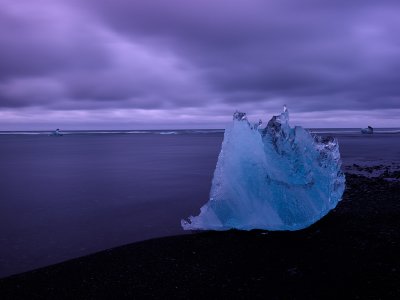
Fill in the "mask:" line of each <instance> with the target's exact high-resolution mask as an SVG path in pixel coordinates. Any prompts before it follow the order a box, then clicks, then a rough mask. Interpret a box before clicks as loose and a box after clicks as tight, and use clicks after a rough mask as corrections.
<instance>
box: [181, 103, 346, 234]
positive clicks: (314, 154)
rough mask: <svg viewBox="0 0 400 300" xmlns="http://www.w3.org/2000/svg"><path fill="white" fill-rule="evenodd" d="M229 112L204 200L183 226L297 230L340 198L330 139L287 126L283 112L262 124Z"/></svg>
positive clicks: (336, 147) (335, 156)
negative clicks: (209, 189)
mask: <svg viewBox="0 0 400 300" xmlns="http://www.w3.org/2000/svg"><path fill="white" fill-rule="evenodd" d="M260 125H261V122H258V123H256V124H250V123H249V121H248V120H247V117H246V114H245V113H241V112H235V114H234V115H233V122H232V124H231V125H230V126H229V127H228V128H227V129H226V131H225V135H224V141H223V143H222V149H221V152H220V154H219V157H218V162H217V167H216V169H215V172H214V178H213V181H212V187H211V192H210V199H209V201H208V202H207V203H206V204H205V205H204V206H203V207H201V209H200V214H199V215H198V216H196V217H193V216H191V217H189V218H188V219H187V220H182V221H181V223H182V227H183V228H184V229H185V230H197V229H204V230H206V229H213V230H227V229H231V228H236V229H244V230H250V229H256V228H258V229H267V230H298V229H302V228H305V227H307V226H309V225H311V224H313V223H314V222H316V221H317V220H319V219H321V218H322V217H323V216H324V215H326V214H327V213H328V212H329V211H330V210H331V209H333V208H334V207H335V206H336V205H337V203H338V202H339V201H340V200H341V197H342V194H343V191H344V188H345V177H344V174H343V172H342V171H341V169H340V165H341V160H340V153H339V145H338V142H337V140H336V139H333V138H322V137H319V136H312V135H311V134H310V133H309V132H308V131H306V130H305V129H303V128H302V127H297V126H296V127H294V128H291V127H290V126H289V112H288V110H287V109H286V107H284V111H283V113H282V114H280V115H279V116H274V117H272V119H271V120H270V121H269V122H268V125H267V127H266V128H265V129H261V128H260V127H261V126H260Z"/></svg>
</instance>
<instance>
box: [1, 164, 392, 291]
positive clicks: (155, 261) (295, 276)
mask: <svg viewBox="0 0 400 300" xmlns="http://www.w3.org/2000/svg"><path fill="white" fill-rule="evenodd" d="M390 176H391V177H392V178H394V179H395V180H393V181H390V180H386V178H388V173H387V172H386V173H385V175H384V176H381V177H374V178H368V177H364V176H359V175H355V174H349V173H346V191H345V194H344V197H343V200H342V201H341V202H339V204H338V206H337V207H336V208H335V209H334V210H333V211H331V212H330V213H329V214H328V215H327V216H325V217H324V218H322V219H321V220H320V221H318V222H317V223H315V224H313V225H312V226H310V227H308V228H306V229H303V230H300V231H293V232H288V231H261V230H252V231H237V230H230V231H224V232H213V231H208V232H197V233H193V234H189V235H179V236H172V237H164V238H157V239H151V240H146V241H142V242H137V243H133V244H129V245H125V246H121V247H117V248H112V249H109V250H105V251H101V252H98V253H95V254H91V255H88V256H84V257H80V258H76V259H72V260H69V261H66V262H62V263H59V264H56V265H52V266H48V267H44V268H40V269H37V270H34V271H29V272H26V273H22V274H17V275H12V276H10V277H5V278H2V279H0V295H1V298H2V299H15V298H23V297H25V298H28V297H29V298H33V299H37V298H39V299H40V298H66V297H67V298H75V297H76V298H126V297H138V298H168V297H175V298H183V297H191V298H205V297H213V298H216V297H222V296H224V297H226V296H231V297H236V298H248V297H253V298H254V297H256V298H265V297H269V298H272V299H274V298H321V297H324V298H334V297H339V296H346V298H355V299H356V298H358V297H359V298H395V297H396V296H400V258H399V256H398V253H400V232H399V230H398V229H399V228H400V182H399V181H398V177H399V174H398V173H396V172H394V173H391V174H389V177H390Z"/></svg>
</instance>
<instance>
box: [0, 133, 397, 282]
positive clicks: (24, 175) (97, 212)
mask: <svg viewBox="0 0 400 300" xmlns="http://www.w3.org/2000/svg"><path fill="white" fill-rule="evenodd" d="M310 131H311V132H312V133H313V134H318V135H323V136H334V137H336V138H337V139H338V141H339V145H340V151H341V155H342V161H343V169H344V170H345V171H346V170H350V169H351V168H352V166H354V165H360V166H374V165H384V166H390V167H391V168H398V167H399V166H400V129H399V128H382V129H375V132H374V134H371V135H369V134H361V132H360V130H359V129H349V128H347V129H343V128H340V129H334V128H331V129H326V128H325V129H310ZM223 134H224V130H142V131H112V130H103V131H64V132H63V136H52V135H51V132H46V131H25V132H22V131H18V132H11V131H8V132H6V131H2V132H0V278H2V277H6V276H9V275H13V274H17V273H21V272H26V271H29V270H33V269H36V268H39V267H43V266H47V265H50V264H54V263H58V262H62V261H65V260H69V259H72V258H76V257H80V256H84V255H88V254H91V253H95V252H98V251H102V250H105V249H109V248H113V247H117V246H120V245H124V244H128V243H132V242H137V241H142V240H147V239H151V238H156V237H164V236H171V235H179V234H190V232H185V231H183V230H182V228H181V225H180V221H181V219H183V218H186V217H188V216H189V215H197V214H198V213H199V209H200V207H201V206H202V205H203V204H205V203H206V202H207V201H208V196H209V191H210V187H211V180H212V177H213V172H214V169H215V165H216V162H217V159H218V154H219V151H220V148H221V143H222V140H223Z"/></svg>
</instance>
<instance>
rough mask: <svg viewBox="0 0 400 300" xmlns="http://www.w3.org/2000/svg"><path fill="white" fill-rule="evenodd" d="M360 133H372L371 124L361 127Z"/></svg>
mask: <svg viewBox="0 0 400 300" xmlns="http://www.w3.org/2000/svg"><path fill="white" fill-rule="evenodd" d="M361 133H364V134H373V133H374V129H373V128H372V127H371V126H368V127H367V128H362V129H361Z"/></svg>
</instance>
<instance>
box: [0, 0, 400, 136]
mask: <svg viewBox="0 0 400 300" xmlns="http://www.w3.org/2000/svg"><path fill="white" fill-rule="evenodd" d="M0 5H1V6H2V11H1V12H0V47H1V49H2V51H1V52H0V109H1V108H3V109H7V111H9V110H10V109H11V110H12V109H14V110H16V109H22V108H24V109H25V110H26V113H27V114H29V113H28V111H29V110H30V111H31V112H32V114H35V113H37V110H38V109H39V110H41V111H43V112H44V111H48V112H49V115H51V112H55V111H57V112H59V111H65V112H69V111H71V112H72V111H80V112H84V114H82V115H81V118H89V116H90V115H95V114H96V111H110V112H112V111H116V110H126V111H129V112H133V111H148V112H155V111H158V112H159V111H162V112H164V113H157V114H150V115H151V116H152V117H155V116H157V117H159V118H160V120H159V124H160V126H161V124H163V122H164V123H166V124H168V126H172V127H173V124H174V123H173V122H172V121H167V116H168V115H170V114H178V115H177V117H176V120H177V119H179V118H180V120H186V121H187V122H188V126H191V125H190V124H194V126H200V123H201V124H206V123H205V122H204V118H203V119H202V118H201V117H200V116H199V115H198V114H197V113H195V112H194V111H197V112H201V113H202V114H206V115H209V116H212V115H213V112H214V110H215V109H216V107H218V110H219V111H221V113H223V114H227V115H228V118H229V115H230V112H231V111H232V110H235V109H240V110H247V111H248V112H249V113H250V114H252V113H254V114H258V113H259V111H260V110H262V109H267V110H268V109H275V110H277V109H280V106H281V105H283V104H284V103H286V104H288V105H289V107H290V108H291V111H292V112H295V113H296V112H297V113H300V114H303V115H307V116H310V118H311V119H310V120H311V122H312V120H315V121H316V122H317V120H318V118H319V117H318V115H319V116H322V115H324V116H327V115H328V114H329V113H332V114H338V113H340V112H343V111H350V112H353V114H357V115H359V116H366V118H368V117H371V118H377V114H375V113H372V111H375V110H385V111H387V112H388V113H389V114H390V110H392V111H393V113H394V112H395V111H398V109H400V99H399V97H400V85H399V84H398V82H400V73H399V72H398V69H399V67H400V51H399V50H400V38H399V37H400V32H399V31H400V20H399V18H398V14H399V13H400V4H399V3H398V2H397V1H380V2H375V1H352V2H351V3H349V2H348V1H335V2H330V3H322V2H320V1H316V0H303V1H296V2H293V1H286V0H283V1H282V0H281V1H277V0H276V1H275V0H274V1H261V0H250V1H244V0H239V1H235V2H234V3H233V2H232V1H228V0H221V1H211V0H205V1H184V0H169V1H166V0H161V1H140V2H139V1H121V2H116V1H111V0H96V1H94V0H87V1H77V0H70V1H57V2H54V1H50V0H39V1H37V2H35V3H34V4H33V3H30V2H27V1H21V2H16V1H11V0H0ZM33 108H34V109H33ZM189 111H191V113H192V114H193V116H194V117H193V118H186V119H185V118H184V116H186V115H187V112H189ZM15 115H16V114H15ZM313 116H314V117H313ZM219 117H221V115H220V116H219ZM197 118H198V119H197ZM17 119H18V120H19V121H18V122H21V121H20V120H22V119H21V118H16V119H15V120H17ZM336 119H337V120H339V119H340V116H336ZM361 119H363V118H360V120H361ZM31 120H32V122H34V121H33V120H34V118H32V119H31ZM49 120H50V119H49ZM196 120H197V121H196ZM201 120H203V121H201ZM218 120H221V119H218ZM376 121H378V120H376ZM9 122H11V121H9ZM16 122H17V121H16ZM115 122H117V121H115ZM151 122H152V123H153V124H154V120H152V121H151ZM151 122H150V123H151ZM171 122H172V123H171ZM176 122H177V124H178V123H179V122H178V121H176ZM214 123H215V124H217V122H216V121H215V122H214ZM141 124H142V125H143V124H146V119H145V118H143V120H142V123H141ZM218 124H220V123H218ZM341 124H343V123H341ZM380 124H382V125H381V126H385V124H389V121H387V122H386V123H385V120H381V121H380ZM390 124H393V121H390ZM142 125H141V126H142ZM0 126H1V121H0ZM110 126H111V125H110ZM143 126H144V125H143ZM149 126H151V125H150V124H149ZM203 126H204V125H203ZM0 129H1V127H0Z"/></svg>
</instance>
